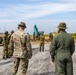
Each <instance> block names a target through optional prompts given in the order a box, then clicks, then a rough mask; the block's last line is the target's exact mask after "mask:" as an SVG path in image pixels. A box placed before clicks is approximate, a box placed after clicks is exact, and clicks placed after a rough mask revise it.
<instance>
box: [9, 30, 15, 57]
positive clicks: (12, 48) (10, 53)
mask: <svg viewBox="0 0 76 75" xmlns="http://www.w3.org/2000/svg"><path fill="white" fill-rule="evenodd" d="M13 33H14V31H13V30H12V31H11V33H10V35H9V45H8V51H9V56H10V57H11V56H13V50H14V47H13V46H11V47H10V41H11V40H10V39H11V36H12V35H13Z"/></svg>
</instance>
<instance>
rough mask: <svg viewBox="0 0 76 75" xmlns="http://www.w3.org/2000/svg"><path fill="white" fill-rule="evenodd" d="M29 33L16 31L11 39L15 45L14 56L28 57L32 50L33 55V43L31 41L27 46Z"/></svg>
mask: <svg viewBox="0 0 76 75" xmlns="http://www.w3.org/2000/svg"><path fill="white" fill-rule="evenodd" d="M27 44H28V42H27V34H25V33H24V32H21V31H19V30H18V31H16V32H15V33H14V34H13V35H12V36H11V40H10V45H11V46H13V45H14V54H13V55H14V57H16V58H26V57H28V55H29V53H28V52H30V55H32V51H31V43H30V41H29V44H28V46H27Z"/></svg>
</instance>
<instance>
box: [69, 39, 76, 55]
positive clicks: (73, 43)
mask: <svg viewBox="0 0 76 75" xmlns="http://www.w3.org/2000/svg"><path fill="white" fill-rule="evenodd" d="M70 51H71V54H73V53H74V51H75V42H74V38H73V39H72V42H71V46H70Z"/></svg>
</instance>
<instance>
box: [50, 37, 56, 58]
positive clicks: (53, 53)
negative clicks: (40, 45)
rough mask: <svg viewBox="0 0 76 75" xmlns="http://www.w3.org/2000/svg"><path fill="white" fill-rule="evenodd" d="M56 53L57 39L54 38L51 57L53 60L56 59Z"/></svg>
mask: <svg viewBox="0 0 76 75" xmlns="http://www.w3.org/2000/svg"><path fill="white" fill-rule="evenodd" d="M55 51H56V38H55V37H54V38H53V39H52V42H51V45H50V55H51V57H52V59H54V56H55Z"/></svg>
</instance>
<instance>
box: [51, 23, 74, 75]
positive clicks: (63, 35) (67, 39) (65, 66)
mask: <svg viewBox="0 0 76 75" xmlns="http://www.w3.org/2000/svg"><path fill="white" fill-rule="evenodd" d="M58 28H59V33H58V34H57V35H56V36H54V38H53V40H52V42H51V47H50V54H51V57H52V62H54V60H55V68H56V75H73V62H72V55H73V53H74V51H75V43H74V38H73V37H72V36H71V35H70V34H68V33H67V32H66V31H65V29H66V28H67V27H66V23H64V22H61V23H60V24H59V26H58Z"/></svg>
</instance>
